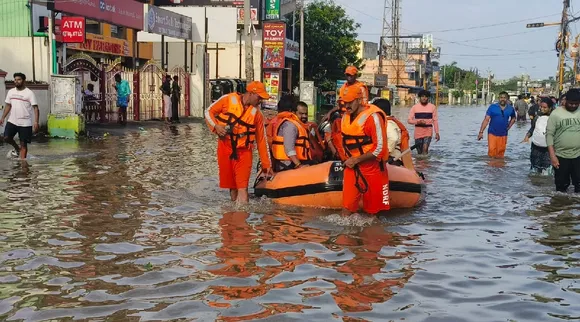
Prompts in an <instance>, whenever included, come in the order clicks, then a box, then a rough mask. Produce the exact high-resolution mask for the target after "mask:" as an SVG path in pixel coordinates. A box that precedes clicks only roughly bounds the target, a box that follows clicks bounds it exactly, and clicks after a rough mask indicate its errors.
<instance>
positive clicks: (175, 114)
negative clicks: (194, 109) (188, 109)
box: [171, 95, 179, 121]
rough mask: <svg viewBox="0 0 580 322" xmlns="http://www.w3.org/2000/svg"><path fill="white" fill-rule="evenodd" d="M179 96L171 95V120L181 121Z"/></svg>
mask: <svg viewBox="0 0 580 322" xmlns="http://www.w3.org/2000/svg"><path fill="white" fill-rule="evenodd" d="M178 107H179V98H178V97H176V96H174V95H172V96H171V120H173V121H179V108H178Z"/></svg>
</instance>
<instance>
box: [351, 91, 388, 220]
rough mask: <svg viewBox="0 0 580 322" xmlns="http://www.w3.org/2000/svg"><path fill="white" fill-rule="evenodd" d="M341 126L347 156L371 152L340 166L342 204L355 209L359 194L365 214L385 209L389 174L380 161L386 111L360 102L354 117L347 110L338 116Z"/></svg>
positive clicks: (385, 151)
mask: <svg viewBox="0 0 580 322" xmlns="http://www.w3.org/2000/svg"><path fill="white" fill-rule="evenodd" d="M357 97H359V98H360V96H359V94H357ZM341 130H342V136H343V146H344V151H345V153H346V156H347V157H359V156H361V155H363V154H366V153H369V152H370V153H372V154H373V155H374V156H375V158H374V159H372V160H368V161H365V162H362V163H359V164H358V165H356V166H355V167H354V168H353V169H351V168H345V169H344V181H343V194H342V202H343V207H344V208H345V209H348V210H349V211H351V212H356V211H357V210H358V206H359V201H360V199H361V198H362V200H363V210H364V211H365V212H367V213H369V214H376V213H378V212H380V211H384V210H389V209H390V208H391V207H390V200H389V175H388V172H387V169H386V167H385V165H384V163H385V160H386V159H387V158H388V155H389V151H388V147H387V134H386V115H385V114H384V113H383V111H381V110H380V109H379V108H378V107H376V106H374V105H364V106H362V107H361V111H360V112H359V113H358V115H357V116H356V118H355V119H354V120H351V117H350V115H349V114H345V115H344V116H343V117H342V125H341Z"/></svg>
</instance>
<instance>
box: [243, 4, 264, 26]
mask: <svg viewBox="0 0 580 322" xmlns="http://www.w3.org/2000/svg"><path fill="white" fill-rule="evenodd" d="M250 11H251V12H252V16H251V17H250V19H252V24H253V25H257V24H259V23H260V21H258V9H256V8H251V9H250ZM238 25H242V26H243V25H244V8H238Z"/></svg>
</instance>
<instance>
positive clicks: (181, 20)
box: [143, 5, 193, 40]
mask: <svg viewBox="0 0 580 322" xmlns="http://www.w3.org/2000/svg"><path fill="white" fill-rule="evenodd" d="M145 8H146V9H145V10H146V13H147V19H146V20H145V21H146V23H145V25H144V26H143V31H146V32H149V33H152V34H157V35H163V36H167V37H172V38H178V39H186V40H193V22H192V19H191V17H188V16H184V15H180V14H178V13H175V12H173V11H169V10H165V9H161V8H159V7H156V6H149V5H145Z"/></svg>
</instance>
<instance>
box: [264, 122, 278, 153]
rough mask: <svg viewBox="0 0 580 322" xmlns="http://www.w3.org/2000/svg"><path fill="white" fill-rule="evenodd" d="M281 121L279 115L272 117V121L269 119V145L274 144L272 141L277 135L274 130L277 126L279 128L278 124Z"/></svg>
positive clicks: (267, 127)
mask: <svg viewBox="0 0 580 322" xmlns="http://www.w3.org/2000/svg"><path fill="white" fill-rule="evenodd" d="M279 123H280V118H278V115H276V116H274V117H273V118H272V119H270V121H268V124H266V139H267V141H268V146H270V147H271V146H272V141H273V140H274V137H275V136H276V134H277V133H276V132H274V130H275V129H276V128H278V124H279Z"/></svg>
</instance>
